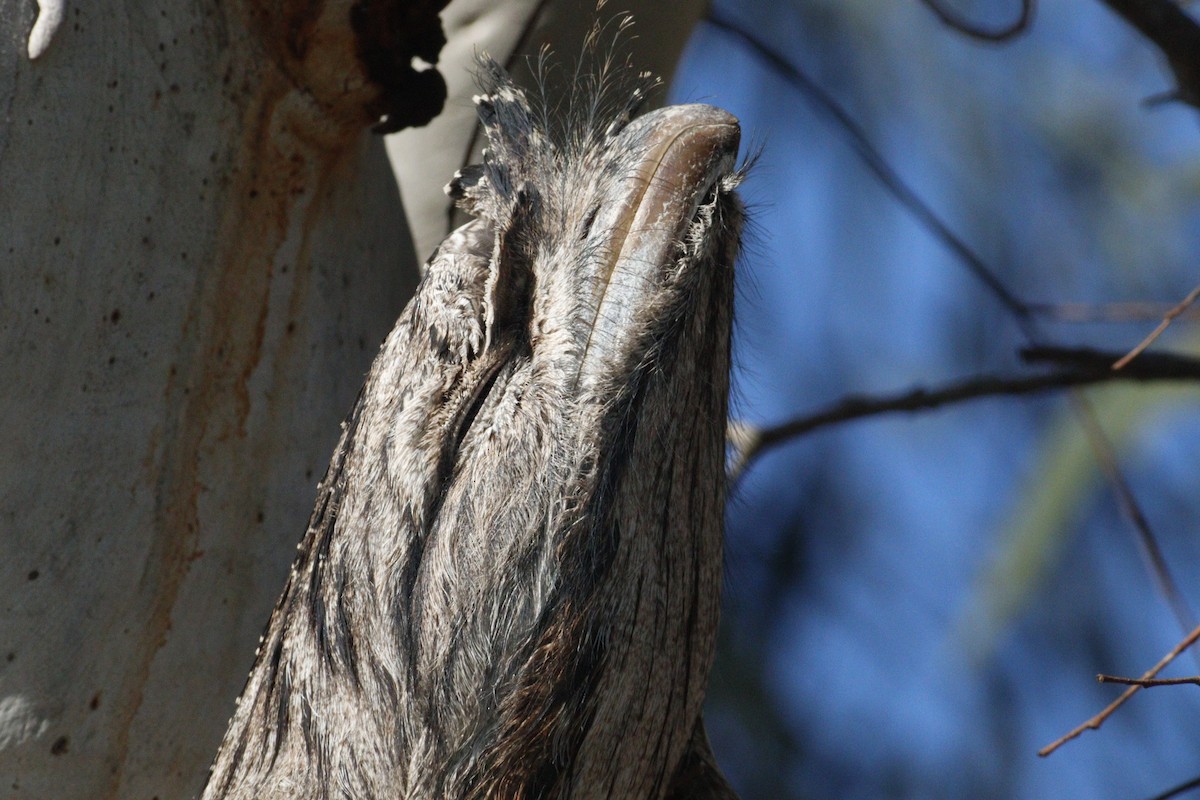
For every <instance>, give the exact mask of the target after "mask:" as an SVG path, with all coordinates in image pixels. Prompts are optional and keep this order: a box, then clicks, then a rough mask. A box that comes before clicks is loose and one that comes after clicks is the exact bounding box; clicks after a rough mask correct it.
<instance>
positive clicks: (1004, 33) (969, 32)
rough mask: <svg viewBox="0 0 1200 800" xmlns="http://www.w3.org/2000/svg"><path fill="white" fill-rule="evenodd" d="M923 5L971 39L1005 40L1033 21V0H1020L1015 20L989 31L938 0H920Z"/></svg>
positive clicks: (1019, 32) (986, 40) (1023, 29)
mask: <svg viewBox="0 0 1200 800" xmlns="http://www.w3.org/2000/svg"><path fill="white" fill-rule="evenodd" d="M921 2H922V3H924V4H925V6H926V7H927V8H928V9H929V10H930V11H932V12H933V14H934V16H936V17H937V18H938V19H940V20H941V21H942V23H943V24H945V25H949V26H950V27H951V28H953V29H954V30H956V31H958V32H959V33H961V34H963V35H964V36H969V37H971V38H972V39H979V40H981V41H985V42H1005V41H1008V40H1009V39H1012V38H1013V37H1015V36H1018V35H1020V34H1021V33H1023V32H1024V31H1025V29H1026V28H1028V27H1029V23H1030V22H1032V21H1033V0H1021V14H1020V16H1018V17H1017V20H1016V22H1013V23H1012V24H1011V25H1006V26H1005V27H1003V28H1000V29H999V30H994V31H989V30H986V29H984V28H978V27H976V26H975V25H973V24H971V23H970V22H967V21H966V20H965V19H963V18H962V17H960V16H958V15H957V14H955V13H954V12H952V11H949V10H947V9H945V8H943V7H942V4H941V2H940V0H921Z"/></svg>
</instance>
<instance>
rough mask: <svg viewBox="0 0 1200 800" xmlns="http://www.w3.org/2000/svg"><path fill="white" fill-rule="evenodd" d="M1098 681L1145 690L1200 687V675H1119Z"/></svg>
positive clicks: (1107, 676) (1102, 677) (1102, 676)
mask: <svg viewBox="0 0 1200 800" xmlns="http://www.w3.org/2000/svg"><path fill="white" fill-rule="evenodd" d="M1096 680H1097V681H1099V682H1100V683H1119V684H1121V685H1122V686H1140V687H1141V688H1143V689H1152V688H1154V687H1155V686H1187V685H1188V684H1192V685H1195V686H1200V675H1193V676H1191V677H1190V678H1150V679H1149V680H1147V679H1146V678H1122V677H1121V676H1119V675H1103V674H1101V675H1097V676H1096Z"/></svg>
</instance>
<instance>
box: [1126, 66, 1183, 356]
mask: <svg viewBox="0 0 1200 800" xmlns="http://www.w3.org/2000/svg"><path fill="white" fill-rule="evenodd" d="M1198 55H1200V54H1198ZM1198 297H1200V286H1197V287H1196V288H1195V289H1192V290H1191V291H1190V292H1188V295H1187V297H1185V298H1183V300H1181V301H1180V302H1179V304H1178V305H1176V306H1174V307H1173V308H1172V309H1171V310H1170V311H1168V312H1167V314H1166V316H1164V317H1163V318H1162V322H1160V323H1158V327H1157V328H1155V329H1154V330H1153V331H1151V332H1150V335H1149V336H1147V337H1146V338H1145V339H1142V341H1141V342H1140V343H1139V344H1138V346H1137V347H1135V348H1133V349H1132V350H1130V351H1129V352H1128V353H1126V354H1125V355H1124V356H1122V357H1121V358H1120V359H1118V360H1117V362H1116V363H1115V364H1113V365H1112V368H1113V369H1124V368H1125V365H1126V364H1128V363H1129V362H1130V361H1133V360H1134V359H1135V358H1137V357H1138V356H1140V355H1141V354H1142V353H1143V352H1144V351H1145V349H1146V348H1147V347H1149V346H1150V345H1152V344H1154V340H1155V339H1157V338H1158V337H1159V336H1162V334H1163V331H1165V330H1166V329H1167V327H1168V326H1170V324H1171V322H1172V321H1173V320H1174V319H1175V318H1176V317H1178V316H1179V315H1180V314H1182V313H1183V312H1185V311H1187V310H1188V307H1189V306H1191V304H1192V303H1194V302H1196V298H1198Z"/></svg>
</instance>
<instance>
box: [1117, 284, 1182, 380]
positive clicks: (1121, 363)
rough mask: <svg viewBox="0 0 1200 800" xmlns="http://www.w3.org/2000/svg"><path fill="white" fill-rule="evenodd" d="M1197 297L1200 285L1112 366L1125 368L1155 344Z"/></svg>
mask: <svg viewBox="0 0 1200 800" xmlns="http://www.w3.org/2000/svg"><path fill="white" fill-rule="evenodd" d="M1197 297H1200V286H1197V287H1196V288H1195V289H1192V290H1191V291H1190V292H1188V295H1187V297H1185V298H1183V300H1181V301H1179V304H1178V305H1176V306H1174V307H1173V308H1172V309H1171V310H1170V311H1168V312H1167V313H1166V316H1164V317H1163V319H1162V322H1160V323H1158V327H1156V328H1155V329H1154V330H1153V331H1151V332H1150V335H1149V336H1147V337H1146V338H1145V339H1142V341H1141V342H1140V343H1139V344H1138V346H1137V347H1135V348H1133V349H1132V350H1130V351H1129V352H1128V353H1126V354H1125V355H1124V356H1123V357H1122V358H1121V359H1119V360H1118V361H1117V363H1115V364H1113V366H1112V368H1113V369H1123V368H1124V367H1125V365H1126V364H1128V363H1129V362H1130V361H1133V360H1134V359H1135V358H1137V357H1138V356H1140V355H1141V354H1142V353H1143V352H1144V351H1145V350H1146V348H1147V347H1149V346H1150V345H1152V344H1154V340H1155V339H1157V338H1158V337H1159V336H1162V334H1163V331H1165V330H1166V329H1167V327H1168V326H1169V325H1170V324H1171V322H1172V321H1173V320H1174V319H1175V318H1176V317H1178V316H1179V315H1180V314H1182V313H1183V312H1185V311H1187V310H1188V307H1189V306H1191V305H1192V303H1194V302H1196V298H1197Z"/></svg>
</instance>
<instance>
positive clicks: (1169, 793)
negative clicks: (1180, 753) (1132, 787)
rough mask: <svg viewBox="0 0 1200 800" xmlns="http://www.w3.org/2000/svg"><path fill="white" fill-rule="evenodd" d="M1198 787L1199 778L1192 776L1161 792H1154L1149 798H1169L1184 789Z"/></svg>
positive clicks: (1177, 795)
mask: <svg viewBox="0 0 1200 800" xmlns="http://www.w3.org/2000/svg"><path fill="white" fill-rule="evenodd" d="M1197 787H1200V778H1192V779H1191V780H1190V781H1185V782H1183V783H1181V784H1179V785H1178V786H1172V787H1171V788H1170V789H1167V790H1166V791H1165V792H1163V793H1162V794H1156V795H1154V797H1151V798H1150V800H1171V798H1172V797H1179V795H1181V794H1183V793H1184V792H1186V791H1189V790H1191V789H1195V788H1197Z"/></svg>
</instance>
